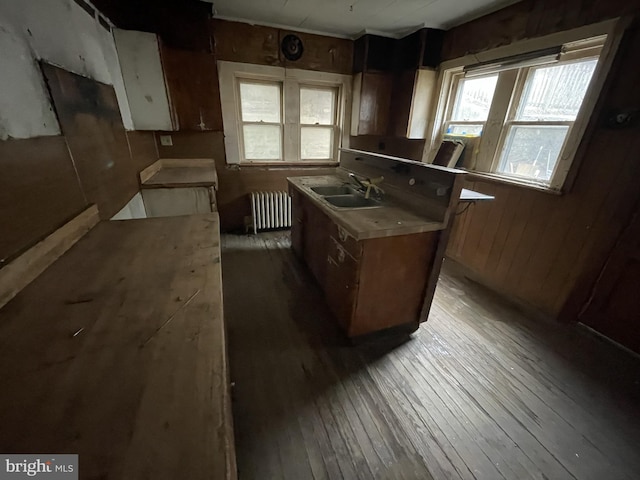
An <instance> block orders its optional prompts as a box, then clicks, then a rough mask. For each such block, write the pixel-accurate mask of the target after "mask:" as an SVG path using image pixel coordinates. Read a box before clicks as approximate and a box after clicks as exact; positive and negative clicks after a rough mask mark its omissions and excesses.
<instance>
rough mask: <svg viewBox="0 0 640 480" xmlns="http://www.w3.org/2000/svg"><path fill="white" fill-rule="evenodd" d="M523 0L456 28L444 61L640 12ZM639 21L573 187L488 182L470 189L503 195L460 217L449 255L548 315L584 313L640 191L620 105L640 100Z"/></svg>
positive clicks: (635, 147) (632, 135)
mask: <svg viewBox="0 0 640 480" xmlns="http://www.w3.org/2000/svg"><path fill="white" fill-rule="evenodd" d="M633 3H634V5H631V3H628V2H621V1H616V2H590V1H588V0H584V1H580V0H570V1H567V2H555V1H550V0H542V1H536V2H533V1H524V2H520V3H517V4H515V5H512V6H510V7H507V8H505V9H503V10H500V11H498V12H495V13H493V14H491V15H488V16H485V17H482V18H480V19H477V20H474V21H472V22H469V23H467V24H463V25H461V26H459V27H457V28H454V29H453V30H451V31H449V32H447V34H446V36H445V42H444V53H445V59H451V58H457V57H459V56H462V55H465V54H467V53H471V52H477V51H481V50H485V49H490V48H494V47H497V46H500V45H505V44H508V43H510V42H513V41H515V40H519V39H522V38H530V37H535V36H541V35H546V34H549V33H552V32H555V31H560V30H566V29H570V28H575V27H578V26H581V25H584V24H589V23H594V22H597V21H601V20H603V19H606V18H610V17H615V16H619V15H626V14H630V13H637V11H638V2H633ZM638 52H640V32H639V31H638V26H637V22H635V23H634V25H633V27H632V28H631V29H630V30H629V31H628V32H627V34H626V35H625V37H624V39H623V42H622V45H621V47H620V50H619V51H618V55H617V57H616V60H615V62H614V65H613V68H612V71H611V73H610V75H609V78H608V80H607V84H606V85H605V89H604V92H603V95H602V96H601V98H600V99H599V101H598V105H597V106H596V110H595V112H594V115H593V117H592V119H591V120H590V125H589V127H588V129H587V135H585V138H584V139H583V142H582V145H581V146H580V149H579V151H578V155H579V156H581V157H582V163H581V166H580V169H579V171H578V173H577V177H576V181H575V184H574V186H573V188H572V190H571V191H570V192H568V193H566V194H565V195H562V196H556V195H552V194H547V193H543V192H539V191H534V190H530V189H526V188H523V187H518V186H511V185H506V184H501V183H495V182H487V181H484V180H476V181H468V182H467V184H466V185H465V186H466V187H467V188H471V189H473V190H478V191H480V192H483V193H487V194H491V195H495V196H496V200H495V201H494V202H491V203H486V204H478V205H475V206H472V207H470V208H469V210H467V211H466V212H465V213H464V214H462V215H460V216H458V218H457V219H456V221H455V224H454V230H453V232H452V236H451V243H450V245H449V249H448V252H447V254H448V256H450V257H451V258H453V259H454V260H456V261H457V262H459V263H460V264H462V265H463V266H464V267H466V268H467V269H469V270H470V271H471V272H472V274H473V276H474V277H475V278H476V279H477V280H479V281H480V282H482V283H485V284H486V285H488V286H490V287H492V288H494V289H496V290H498V291H500V292H502V293H505V294H507V295H509V296H512V297H515V298H517V299H518V300H521V301H523V302H525V303H527V304H529V305H531V306H534V307H535V308H537V309H539V310H541V311H543V312H545V313H546V314H548V315H552V316H560V317H561V318H562V319H566V320H575V319H576V318H577V315H578V312H579V309H580V307H581V305H582V304H583V302H584V300H585V298H586V296H587V295H588V292H589V289H590V288H591V285H592V284H593V282H594V281H595V279H596V277H597V275H598V273H599V271H600V269H601V268H602V265H603V264H604V262H605V260H606V258H607V255H608V253H609V252H610V251H611V249H612V247H613V245H614V243H615V241H616V239H617V237H618V235H619V234H620V232H621V230H622V228H623V227H624V226H625V225H626V224H627V222H628V221H629V218H630V216H631V213H632V208H633V205H634V204H635V202H636V201H637V200H638V198H639V195H640V189H639V188H638V178H640V162H638V161H637V152H638V151H640V135H638V128H637V127H635V128H630V129H620V130H612V129H608V128H606V126H604V125H603V124H604V122H603V121H602V119H603V116H604V115H606V112H608V111H610V110H611V109H613V108H622V107H628V106H636V107H637V105H638V104H640V93H639V92H638V90H637V88H636V86H637V85H638V83H639V82H640V69H638V65H637V59H638V54H639V53H638Z"/></svg>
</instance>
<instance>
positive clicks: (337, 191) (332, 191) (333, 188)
mask: <svg viewBox="0 0 640 480" xmlns="http://www.w3.org/2000/svg"><path fill="white" fill-rule="evenodd" d="M311 191H313V192H315V193H317V194H318V195H322V196H326V195H352V194H354V193H356V191H355V189H354V188H352V187H350V186H348V185H328V186H324V187H311Z"/></svg>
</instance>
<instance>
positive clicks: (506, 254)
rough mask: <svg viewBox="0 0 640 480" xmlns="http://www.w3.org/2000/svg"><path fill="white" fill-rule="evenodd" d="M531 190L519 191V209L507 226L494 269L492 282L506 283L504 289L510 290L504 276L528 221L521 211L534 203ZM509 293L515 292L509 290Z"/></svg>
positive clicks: (524, 210) (525, 214) (529, 207)
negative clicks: (505, 235) (500, 252)
mask: <svg viewBox="0 0 640 480" xmlns="http://www.w3.org/2000/svg"><path fill="white" fill-rule="evenodd" d="M532 193H533V192H531V191H523V192H522V193H521V200H520V204H519V207H520V211H518V212H515V215H514V222H513V223H512V224H511V225H509V226H508V233H507V240H506V242H505V245H504V248H503V250H502V254H501V255H500V260H499V263H498V265H497V266H496V269H495V275H494V277H493V279H492V280H491V281H492V282H495V283H496V284H497V285H506V286H505V287H504V288H505V290H506V291H510V289H509V286H508V285H507V284H506V281H505V278H506V276H507V274H508V273H509V269H510V267H511V264H512V262H513V259H514V258H515V255H516V250H517V248H518V245H519V244H520V240H521V239H522V235H523V232H524V229H525V228H526V226H527V223H528V221H529V215H528V214H527V213H524V214H521V212H529V211H530V209H531V208H532V207H533V205H534V196H533V195H532ZM511 294H515V292H512V291H511Z"/></svg>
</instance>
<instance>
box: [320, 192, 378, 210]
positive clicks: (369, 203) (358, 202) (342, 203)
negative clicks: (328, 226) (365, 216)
mask: <svg viewBox="0 0 640 480" xmlns="http://www.w3.org/2000/svg"><path fill="white" fill-rule="evenodd" d="M324 199H325V200H326V201H327V202H329V203H330V204H331V205H333V206H334V207H339V208H366V207H380V206H381V205H380V202H378V201H377V200H374V199H372V198H364V196H362V195H358V194H354V193H352V194H350V195H330V196H326V197H324Z"/></svg>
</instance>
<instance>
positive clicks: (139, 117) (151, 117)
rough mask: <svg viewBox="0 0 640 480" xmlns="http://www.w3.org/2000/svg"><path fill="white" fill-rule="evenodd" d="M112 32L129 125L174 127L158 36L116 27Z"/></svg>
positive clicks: (148, 128) (152, 127)
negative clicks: (127, 109)
mask: <svg viewBox="0 0 640 480" xmlns="http://www.w3.org/2000/svg"><path fill="white" fill-rule="evenodd" d="M113 35H114V38H115V42H116V48H117V51H118V60H119V62H120V69H121V70H122V77H123V80H124V86H125V90H126V94H127V102H128V104H129V108H130V110H131V119H132V121H133V128H134V129H135V130H174V127H175V122H174V121H173V115H172V111H171V104H170V101H169V94H168V92H167V85H166V82H165V77H164V70H163V68H162V58H161V55H160V43H159V39H158V36H157V35H156V34H154V33H146V32H137V31H133V30H120V29H114V31H113Z"/></svg>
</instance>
